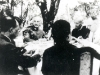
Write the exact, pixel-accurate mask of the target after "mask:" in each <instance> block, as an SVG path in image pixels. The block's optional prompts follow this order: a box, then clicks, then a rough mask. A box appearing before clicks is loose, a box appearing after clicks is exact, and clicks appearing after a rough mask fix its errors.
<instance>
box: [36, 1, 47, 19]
mask: <svg viewBox="0 0 100 75" xmlns="http://www.w3.org/2000/svg"><path fill="white" fill-rule="evenodd" d="M36 2H37V5H38V6H39V8H40V10H41V13H42V17H43V19H45V20H46V19H47V18H46V17H47V14H48V10H47V2H46V0H43V2H41V1H39V0H36Z"/></svg>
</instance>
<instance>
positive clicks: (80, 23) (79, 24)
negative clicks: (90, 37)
mask: <svg viewBox="0 0 100 75" xmlns="http://www.w3.org/2000/svg"><path fill="white" fill-rule="evenodd" d="M82 24H83V22H82V21H77V22H75V27H79V26H82Z"/></svg>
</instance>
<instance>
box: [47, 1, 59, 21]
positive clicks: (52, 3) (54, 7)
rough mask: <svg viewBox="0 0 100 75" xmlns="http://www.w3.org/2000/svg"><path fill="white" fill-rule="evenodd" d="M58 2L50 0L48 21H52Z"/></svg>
mask: <svg viewBox="0 0 100 75" xmlns="http://www.w3.org/2000/svg"><path fill="white" fill-rule="evenodd" d="M59 3H60V0H51V7H50V11H49V13H48V17H49V21H50V20H54V18H55V15H56V14H57V11H58V7H59Z"/></svg>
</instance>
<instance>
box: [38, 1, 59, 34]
mask: <svg viewBox="0 0 100 75" xmlns="http://www.w3.org/2000/svg"><path fill="white" fill-rule="evenodd" d="M36 2H37V5H38V6H39V7H40V10H41V14H42V18H43V30H44V31H45V32H46V33H48V30H49V29H50V27H52V23H53V20H54V19H55V16H56V14H57V11H58V7H59V3H60V0H51V6H50V10H49V11H48V10H47V2H46V0H43V2H40V1H39V0H36Z"/></svg>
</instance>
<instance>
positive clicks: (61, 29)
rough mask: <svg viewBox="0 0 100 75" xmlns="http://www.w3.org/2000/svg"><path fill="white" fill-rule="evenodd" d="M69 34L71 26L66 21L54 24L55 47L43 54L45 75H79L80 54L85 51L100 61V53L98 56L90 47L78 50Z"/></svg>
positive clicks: (43, 71)
mask: <svg viewBox="0 0 100 75" xmlns="http://www.w3.org/2000/svg"><path fill="white" fill-rule="evenodd" d="M69 34H70V24H69V23H68V22H66V21H65V20H58V21H56V22H55V23H54V24H53V27H52V37H53V39H54V46H52V47H50V48H48V49H46V50H45V52H44V54H43V64H42V69H41V71H42V73H43V75H79V66H80V63H79V61H80V54H81V53H82V52H85V51H88V52H91V53H92V54H93V56H95V57H96V58H99V59H100V55H99V54H100V52H99V54H98V53H97V52H96V51H95V50H94V49H92V48H90V47H83V48H77V47H75V46H74V45H72V44H70V43H69Z"/></svg>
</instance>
